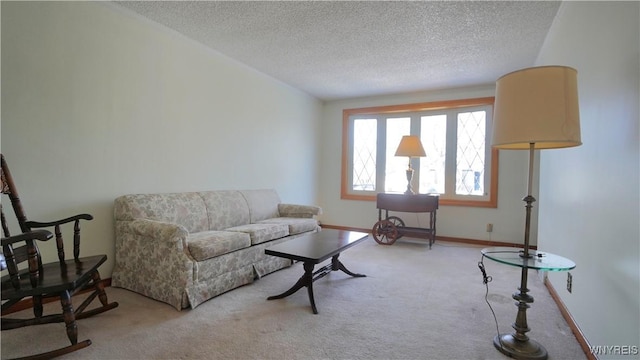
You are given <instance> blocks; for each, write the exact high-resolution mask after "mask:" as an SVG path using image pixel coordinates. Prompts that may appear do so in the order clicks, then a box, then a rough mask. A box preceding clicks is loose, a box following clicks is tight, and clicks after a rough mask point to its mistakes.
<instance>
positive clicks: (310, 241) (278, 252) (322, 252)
mask: <svg viewBox="0 0 640 360" xmlns="http://www.w3.org/2000/svg"><path fill="white" fill-rule="evenodd" d="M368 237H369V234H367V233H363V232H355V231H344V230H332V229H325V230H322V231H319V232H317V233H313V234H309V235H304V236H301V237H299V238H295V239H292V240H289V241H286V242H283V243H280V244H277V245H274V246H271V247H269V248H267V249H265V250H264V253H265V254H267V255H273V256H278V257H282V258H286V259H291V260H297V261H302V262H303V263H304V275H302V277H301V278H300V279H299V280H298V281H297V282H296V283H295V284H294V285H293V286H292V287H291V288H290V289H289V290H287V291H285V292H283V293H282V294H280V295H275V296H269V297H268V298H267V300H274V299H282V298H285V297H287V296H289V295H291V294H293V293H295V292H296V291H298V290H300V289H301V288H302V287H304V286H306V287H307V292H308V293H309V301H310V302H311V309H312V310H313V313H314V314H317V313H318V309H317V308H316V303H315V300H314V299H313V282H314V281H316V280H318V279H320V278H322V277H324V276H325V275H327V274H329V273H330V272H332V271H337V270H340V271H342V272H344V273H346V274H348V275H351V276H353V277H365V276H366V275H363V274H356V273H353V272H351V271H349V270H348V269H347V268H346V267H345V266H344V265H343V264H342V263H341V262H340V260H338V257H339V256H340V253H341V252H343V251H344V250H347V249H348V248H350V247H352V246H355V245H357V244H359V243H360V242H362V241H364V240H366V239H367V238H368ZM328 258H331V263H330V264H327V265H325V266H323V267H321V268H320V269H318V270H316V271H313V268H314V267H315V265H316V264H319V263H321V262H323V261H325V260H327V259H328Z"/></svg>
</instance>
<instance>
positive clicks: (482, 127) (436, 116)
mask: <svg viewBox="0 0 640 360" xmlns="http://www.w3.org/2000/svg"><path fill="white" fill-rule="evenodd" d="M493 100H494V99H493V97H490V98H479V99H467V100H455V101H447V102H436V103H422V104H410V105H395V106H383V107H373V108H362V109H346V110H344V111H343V144H342V159H343V160H342V162H343V164H342V198H343V199H354V200H375V198H376V194H377V193H379V192H398V193H402V192H404V191H405V190H406V188H407V177H406V171H405V170H406V169H407V166H408V164H409V161H410V162H411V167H412V168H413V169H414V175H413V182H412V184H413V189H414V191H416V192H417V193H422V194H425V193H435V194H439V195H440V203H441V204H443V205H465V206H481V207H496V206H497V195H498V194H497V181H498V178H497V177H498V152H497V150H492V149H491V146H490V145H489V136H490V134H491V131H490V129H491V119H492V116H493V115H492V110H493ZM404 135H417V136H419V137H420V140H421V142H422V145H423V147H424V150H425V152H426V154H427V156H426V157H421V158H412V159H410V160H409V159H408V158H406V157H396V156H395V155H394V154H395V151H396V148H397V147H398V144H399V143H400V139H401V138H402V136H404Z"/></svg>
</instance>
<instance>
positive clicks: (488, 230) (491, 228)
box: [487, 223, 493, 232]
mask: <svg viewBox="0 0 640 360" xmlns="http://www.w3.org/2000/svg"><path fill="white" fill-rule="evenodd" d="M492 231H493V224H492V223H488V224H487V232H492Z"/></svg>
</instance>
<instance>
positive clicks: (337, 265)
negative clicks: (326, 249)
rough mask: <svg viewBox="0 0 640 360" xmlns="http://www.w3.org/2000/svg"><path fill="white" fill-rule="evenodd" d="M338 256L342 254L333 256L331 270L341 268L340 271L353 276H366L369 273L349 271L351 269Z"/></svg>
mask: <svg viewBox="0 0 640 360" xmlns="http://www.w3.org/2000/svg"><path fill="white" fill-rule="evenodd" d="M338 256H340V254H338V255H335V256H334V257H332V258H331V270H333V271H337V270H340V271H342V272H344V273H345V274H347V275H351V276H353V277H366V276H367V275H364V274H356V273H353V272H351V271H349V269H347V268H346V267H345V266H344V264H343V263H342V262H341V261H340V260H338Z"/></svg>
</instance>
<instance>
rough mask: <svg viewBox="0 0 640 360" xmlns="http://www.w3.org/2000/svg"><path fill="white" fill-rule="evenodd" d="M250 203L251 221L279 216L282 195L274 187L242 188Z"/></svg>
mask: <svg viewBox="0 0 640 360" xmlns="http://www.w3.org/2000/svg"><path fill="white" fill-rule="evenodd" d="M240 192H241V193H242V195H243V196H244V198H245V199H246V201H247V204H249V214H250V217H251V218H250V221H251V223H252V224H253V223H255V222H258V221H261V220H266V219H270V218H274V217H279V216H280V214H279V212H278V204H279V203H280V196H279V195H278V192H277V191H275V190H274V189H263V190H240Z"/></svg>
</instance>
